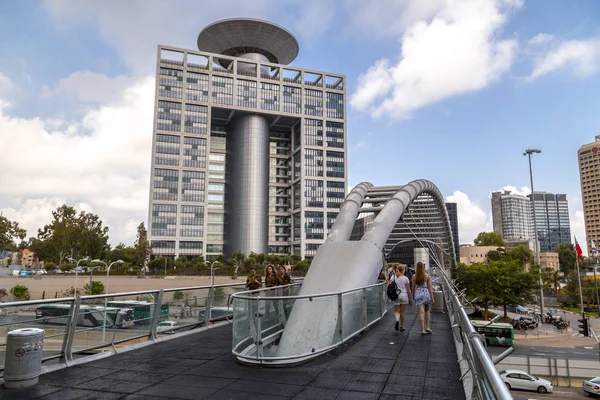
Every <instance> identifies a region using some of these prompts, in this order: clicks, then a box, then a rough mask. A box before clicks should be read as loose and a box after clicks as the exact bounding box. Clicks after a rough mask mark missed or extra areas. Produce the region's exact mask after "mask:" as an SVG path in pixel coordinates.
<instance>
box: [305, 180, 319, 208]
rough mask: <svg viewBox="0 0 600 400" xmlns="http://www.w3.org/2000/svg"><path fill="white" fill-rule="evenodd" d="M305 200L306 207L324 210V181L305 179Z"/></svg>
mask: <svg viewBox="0 0 600 400" xmlns="http://www.w3.org/2000/svg"><path fill="white" fill-rule="evenodd" d="M304 198H305V205H306V207H319V208H323V181H319V180H314V179H305V180H304Z"/></svg>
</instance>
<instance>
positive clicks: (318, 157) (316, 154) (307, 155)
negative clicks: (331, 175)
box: [304, 149, 343, 176]
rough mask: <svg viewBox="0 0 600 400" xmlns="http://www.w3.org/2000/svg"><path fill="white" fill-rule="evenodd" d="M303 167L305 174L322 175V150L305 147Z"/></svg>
mask: <svg viewBox="0 0 600 400" xmlns="http://www.w3.org/2000/svg"><path fill="white" fill-rule="evenodd" d="M328 153H329V152H328ZM342 154H343V153H342ZM304 167H305V168H304V170H305V172H306V176H323V150H315V149H306V151H305V152H304Z"/></svg>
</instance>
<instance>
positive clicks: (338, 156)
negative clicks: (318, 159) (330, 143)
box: [327, 151, 344, 178]
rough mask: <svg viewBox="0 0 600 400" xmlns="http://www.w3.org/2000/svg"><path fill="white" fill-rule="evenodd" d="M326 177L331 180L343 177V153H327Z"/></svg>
mask: <svg viewBox="0 0 600 400" xmlns="http://www.w3.org/2000/svg"><path fill="white" fill-rule="evenodd" d="M327 176H329V177H333V178H343V177H344V153H342V152H339V151H327Z"/></svg>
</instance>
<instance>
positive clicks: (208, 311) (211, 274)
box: [205, 260, 220, 321]
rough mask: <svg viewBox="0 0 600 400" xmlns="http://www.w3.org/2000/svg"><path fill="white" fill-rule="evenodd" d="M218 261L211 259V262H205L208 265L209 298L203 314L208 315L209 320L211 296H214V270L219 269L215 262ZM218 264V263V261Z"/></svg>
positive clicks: (211, 303)
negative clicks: (206, 308)
mask: <svg viewBox="0 0 600 400" xmlns="http://www.w3.org/2000/svg"><path fill="white" fill-rule="evenodd" d="M216 263H219V262H218V261H216V260H215V261H213V262H207V263H206V264H208V265H209V266H210V298H209V303H208V304H209V307H208V310H206V311H205V315H207V316H208V321H210V318H211V311H212V310H211V309H212V305H213V298H214V296H215V270H217V269H219V268H215V264H216ZM219 264H220V263H219Z"/></svg>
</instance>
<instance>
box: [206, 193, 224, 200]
mask: <svg viewBox="0 0 600 400" xmlns="http://www.w3.org/2000/svg"><path fill="white" fill-rule="evenodd" d="M208 201H223V195H222V194H212V193H211V194H209V195H208Z"/></svg>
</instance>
